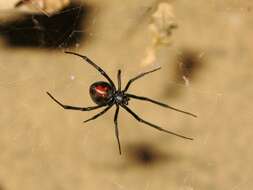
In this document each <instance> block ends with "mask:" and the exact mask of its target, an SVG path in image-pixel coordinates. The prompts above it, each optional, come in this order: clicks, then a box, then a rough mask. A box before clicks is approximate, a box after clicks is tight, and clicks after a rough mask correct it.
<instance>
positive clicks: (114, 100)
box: [47, 52, 197, 154]
mask: <svg viewBox="0 0 253 190" xmlns="http://www.w3.org/2000/svg"><path fill="white" fill-rule="evenodd" d="M65 53H68V54H73V55H77V56H79V57H81V58H83V59H84V60H85V61H87V63H89V64H90V65H92V66H93V67H94V68H95V69H96V70H97V71H99V72H100V74H101V75H103V76H104V77H105V78H106V79H107V80H108V82H109V83H108V82H104V81H98V82H95V83H93V84H92V85H91V86H90V96H91V98H92V100H93V101H94V102H95V103H96V104H97V106H91V107H76V106H69V105H64V104H62V103H61V102H59V101H58V100H56V99H55V98H54V97H53V96H52V95H51V94H50V93H49V92H47V94H48V95H49V96H50V97H51V98H52V99H53V100H54V101H55V102H56V103H57V104H59V105H60V106H61V107H63V108H64V109H71V110H79V111H91V110H95V109H98V108H101V107H106V108H105V109H104V110H102V111H101V112H99V113H97V114H96V115H94V116H93V117H91V118H90V119H87V120H86V121H84V122H88V121H91V120H94V119H96V118H98V117H99V116H101V115H103V114H104V113H105V112H107V111H108V110H109V109H110V108H111V107H112V106H113V105H116V111H115V115H114V123H115V134H116V138H117V142H118V146H119V153H120V154H121V145H120V140H119V131H118V121H117V119H118V113H119V108H120V107H122V108H123V109H125V110H126V111H127V112H128V113H130V114H131V115H132V116H133V117H134V118H135V119H136V120H137V121H139V122H141V123H145V124H147V125H149V126H151V127H153V128H155V129H158V130H160V131H163V132H166V133H169V134H172V135H175V136H178V137H181V138H184V139H189V140H193V138H189V137H186V136H183V135H180V134H177V133H174V132H171V131H168V130H165V129H163V128H161V127H159V126H157V125H155V124H152V123H150V122H148V121H145V120H143V119H142V118H140V117H139V116H138V115H137V114H136V113H134V112H133V111H132V110H131V109H130V108H129V107H128V106H127V105H128V101H129V100H130V98H133V99H138V100H144V101H148V102H151V103H154V104H157V105H159V106H163V107H165V108H169V109H172V110H175V111H178V112H182V113H185V114H188V115H190V116H193V117H197V116H196V115H194V114H192V113H189V112H186V111H182V110H179V109H176V108H174V107H171V106H169V105H167V104H164V103H161V102H158V101H156V100H152V99H150V98H147V97H143V96H136V95H133V94H130V93H127V90H128V88H129V87H130V85H131V84H132V83H133V82H134V81H135V80H137V79H139V78H141V77H143V76H144V75H147V74H149V73H152V72H154V71H157V70H159V69H161V67H159V68H156V69H154V70H151V71H148V72H145V73H141V74H139V75H138V76H136V77H134V78H132V79H130V80H129V81H128V82H127V85H126V86H125V88H124V89H123V90H121V70H118V76H117V77H118V89H116V87H115V84H114V83H113V81H112V80H111V78H110V77H109V76H108V75H107V74H106V73H105V72H104V71H103V69H102V68H100V67H99V66H98V65H96V64H95V63H94V62H93V61H91V60H90V59H89V58H88V57H86V56H83V55H80V54H77V53H74V52H65Z"/></svg>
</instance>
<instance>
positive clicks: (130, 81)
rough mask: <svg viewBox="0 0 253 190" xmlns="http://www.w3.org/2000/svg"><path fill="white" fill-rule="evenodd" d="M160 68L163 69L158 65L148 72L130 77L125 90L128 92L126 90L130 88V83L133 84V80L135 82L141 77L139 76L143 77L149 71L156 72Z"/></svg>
mask: <svg viewBox="0 0 253 190" xmlns="http://www.w3.org/2000/svg"><path fill="white" fill-rule="evenodd" d="M159 69H161V67H158V68H156V69H153V70H151V71H147V72H145V73H141V74H139V75H137V76H136V77H134V78H132V79H130V80H129V81H128V82H127V85H126V87H125V89H124V90H123V92H126V91H127V90H128V88H129V87H130V85H131V84H132V82H134V81H135V80H137V79H139V78H141V77H143V76H144V75H147V74H149V73H153V72H155V71H157V70H159Z"/></svg>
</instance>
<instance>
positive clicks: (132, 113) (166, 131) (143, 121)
mask: <svg viewBox="0 0 253 190" xmlns="http://www.w3.org/2000/svg"><path fill="white" fill-rule="evenodd" d="M121 106H122V107H123V108H124V109H125V110H126V111H127V112H128V113H130V114H131V115H132V116H133V117H134V118H135V119H136V120H137V121H139V122H141V123H145V124H147V125H149V126H150V127H153V128H155V129H158V130H160V131H163V132H165V133H169V134H172V135H175V136H177V137H181V138H184V139H189V140H193V138H190V137H186V136H183V135H180V134H177V133H174V132H172V131H168V130H166V129H163V128H161V127H159V126H157V125H155V124H152V123H149V122H148V121H145V120H143V119H142V118H140V117H139V116H138V115H137V114H135V113H134V112H133V111H132V110H131V109H130V108H128V107H127V106H125V105H121Z"/></svg>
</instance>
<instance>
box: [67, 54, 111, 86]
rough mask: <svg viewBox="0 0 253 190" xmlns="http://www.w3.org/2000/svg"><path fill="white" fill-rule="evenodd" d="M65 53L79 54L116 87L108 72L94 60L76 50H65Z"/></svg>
mask: <svg viewBox="0 0 253 190" xmlns="http://www.w3.org/2000/svg"><path fill="white" fill-rule="evenodd" d="M65 53H67V54H73V55H76V56H79V57H81V58H83V59H84V60H85V61H87V62H88V63H89V64H90V65H92V66H93V67H94V68H95V69H96V70H97V71H98V72H100V74H101V75H103V76H104V77H105V78H106V79H107V80H108V81H109V83H110V84H111V85H112V86H113V88H114V89H115V85H114V83H113V81H112V79H111V78H110V77H109V76H108V75H107V74H106V72H105V71H104V70H103V69H102V68H101V67H99V66H98V65H97V64H96V63H94V62H93V61H91V60H90V59H89V58H88V57H86V56H84V55H80V54H78V53H75V52H70V51H65Z"/></svg>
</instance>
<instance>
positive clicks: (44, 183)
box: [0, 1, 250, 190]
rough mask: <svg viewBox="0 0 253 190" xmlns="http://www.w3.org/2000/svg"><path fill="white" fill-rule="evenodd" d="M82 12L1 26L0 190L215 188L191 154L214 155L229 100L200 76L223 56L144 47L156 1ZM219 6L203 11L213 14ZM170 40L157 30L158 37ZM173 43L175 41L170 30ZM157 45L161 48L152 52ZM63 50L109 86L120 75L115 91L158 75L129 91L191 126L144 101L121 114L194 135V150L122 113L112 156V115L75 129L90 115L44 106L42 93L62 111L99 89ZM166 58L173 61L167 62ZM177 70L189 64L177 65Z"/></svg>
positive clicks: (210, 168)
mask: <svg viewBox="0 0 253 190" xmlns="http://www.w3.org/2000/svg"><path fill="white" fill-rule="evenodd" d="M213 2H214V1H213ZM224 2H225V1H224ZM89 3H90V2H89V1H88V2H87V3H86V2H85V3H81V4H71V5H70V6H69V7H67V8H65V9H64V10H62V11H59V12H58V13H56V14H53V15H51V16H50V17H48V16H47V15H44V14H25V15H22V16H21V18H19V19H10V20H9V19H7V18H6V20H3V21H4V22H2V23H0V41H1V44H0V45H1V46H0V48H1V51H0V60H1V65H0V72H1V73H2V74H1V76H0V89H1V95H0V99H1V103H2V108H3V109H4V111H3V112H2V113H1V116H0V125H1V129H0V134H1V135H0V136H1V137H0V148H1V150H2V151H3V154H2V155H1V156H0V165H1V168H0V189H1V183H2V186H3V189H4V190H5V187H6V189H8V188H9V189H11V188H12V189H17V187H20V186H22V187H24V189H56V188H58V189H84V188H85V189H101V185H103V189H122V190H124V189H144V190H153V189H159V188H160V187H163V188H164V189H182V190H193V189H208V188H207V187H209V188H210V189H212V188H213V189H215V188H217V187H223V186H220V185H221V183H218V182H217V183H215V182H213V183H211V182H210V179H211V178H212V177H213V176H215V174H216V172H218V171H219V170H218V169H217V167H220V166H219V165H218V164H217V163H219V162H218V161H217V158H216V157H215V156H214V155H209V157H208V156H207V155H206V156H203V155H202V157H201V156H200V155H199V154H207V150H208V149H209V148H210V152H212V151H213V152H215V148H216V147H214V146H212V143H215V142H214V141H215V140H214V137H215V136H216V135H217V133H218V132H217V131H216V132H214V131H215V130H219V128H218V127H214V128H213V125H216V126H218V124H219V122H220V119H217V115H219V113H221V111H220V110H222V106H223V104H224V102H225V99H226V98H227V97H229V95H228V94H225V93H223V92H220V90H219V88H216V87H215V86H211V85H210V86H208V84H209V83H211V82H210V81H209V78H208V77H207V76H206V75H207V74H209V73H208V72H207V71H210V70H211V71H212V69H213V68H212V67H211V66H210V67H208V66H207V67H205V66H206V65H208V63H209V62H208V61H207V62H205V58H206V57H207V59H208V55H211V54H212V55H215V56H218V57H219V56H222V55H223V52H222V50H221V51H220V50H217V51H218V52H212V51H209V50H205V49H201V48H199V49H198V51H196V52H195V51H193V52H191V51H190V52H189V51H188V49H186V50H182V51H181V49H180V48H181V47H175V46H174V47H173V48H174V49H177V50H178V49H179V50H180V51H179V52H177V53H175V52H174V53H173V48H172V47H171V46H170V44H169V43H171V42H170V36H169V38H168V39H167V38H166V40H164V39H162V37H156V38H155V40H154V39H153V40H154V41H155V42H152V37H151V38H150V36H148V35H149V34H147V33H148V32H147V31H148V30H149V29H148V27H147V26H148V25H149V23H150V22H152V21H150V20H152V19H154V18H152V19H150V18H151V17H152V16H151V15H152V13H153V12H155V11H156V10H157V9H158V8H157V7H158V4H159V3H160V1H146V2H145V6H143V4H142V3H139V4H138V6H137V5H136V4H133V3H131V2H127V3H126V5H122V4H121V3H112V4H110V5H109V4H106V3H102V2H99V3H90V4H89ZM182 3H183V4H184V3H186V1H183V2H182ZM198 3H199V4H202V3H201V2H198ZM193 4H195V3H193ZM217 4H219V3H213V4H212V5H210V6H213V7H216V6H217V7H219V6H218V5H217ZM186 5H187V6H188V7H187V9H188V8H189V9H190V10H192V7H191V6H190V5H189V4H188V3H186ZM125 6H126V7H127V8H126V7H125ZM179 6H182V5H181V3H179ZM196 6H197V5H196ZM136 7H137V8H136ZM203 7H204V6H203ZM166 10H167V9H166ZM179 11H180V10H179ZM229 11H230V10H229ZM1 14H3V12H2V13H1ZM115 15H119V16H117V17H116V16H115ZM156 15H158V17H159V14H156ZM67 18H68V19H67ZM112 18H113V19H112ZM183 18H184V19H186V18H185V17H183ZM189 18H190V17H189ZM121 19H122V20H121ZM163 19H164V18H163ZM179 19H182V18H179ZM186 20H187V19H186ZM112 21H113V22H112ZM114 21H115V22H114ZM237 21H238V20H236V19H235V20H234V22H237ZM152 27H154V26H152ZM173 27H175V28H176V25H173ZM173 27H172V26H171V25H169V28H173ZM178 27H179V29H180V27H181V26H180V24H179V26H178ZM182 27H184V25H182ZM186 28H187V27H186ZM188 28H191V26H188ZM163 29H164V28H163ZM170 32H171V31H167V30H166V29H164V31H163V35H164V34H167V33H170ZM175 34H176V35H182V33H180V32H179V33H177V32H176V31H175ZM170 35H171V34H170ZM193 36H194V35H193ZM195 37H196V36H195ZM147 39H148V40H147ZM161 41H166V43H168V44H167V45H168V46H166V45H165V46H163V45H164V44H162V45H161V44H159V45H157V44H158V43H160V42H161ZM186 41H187V40H186ZM172 44H173V43H172ZM143 47H145V48H143ZM66 50H71V51H74V52H78V53H80V54H85V55H87V56H89V57H90V58H91V59H92V60H93V61H95V62H96V63H97V64H98V65H100V66H101V67H102V68H104V69H105V71H106V72H108V74H109V75H110V76H111V77H112V79H113V81H116V73H117V70H118V69H122V71H123V73H122V81H123V85H124V84H126V81H127V80H128V79H129V78H132V77H134V76H136V75H137V74H139V73H141V72H144V71H147V70H150V69H153V68H155V67H157V66H162V68H163V69H162V70H161V71H159V72H157V73H154V74H152V75H150V76H147V77H145V78H143V79H140V81H138V82H136V84H134V85H133V86H131V89H130V91H131V92H133V93H136V94H138V95H143V96H148V97H151V98H154V99H157V100H161V101H162V102H169V104H170V105H171V106H175V107H178V108H180V109H183V110H186V111H190V112H193V113H196V114H197V115H198V119H191V118H188V117H187V116H184V115H182V114H180V113H177V112H172V111H170V110H164V109H162V108H160V107H156V106H155V105H151V104H146V103H144V102H138V101H136V102H134V101H131V102H130V105H129V106H130V107H131V109H133V110H134V111H136V112H137V113H138V114H139V115H140V116H141V117H142V118H145V119H146V120H148V121H150V122H153V123H155V124H158V125H161V126H162V127H164V128H166V129H168V130H172V131H175V132H179V133H182V134H184V135H189V136H193V137H194V138H195V141H194V142H193V143H191V142H185V141H181V139H177V138H174V137H173V136H169V137H168V136H167V135H164V134H161V133H159V132H158V131H155V130H154V129H149V128H148V127H145V126H144V124H139V123H138V122H137V121H135V120H133V119H131V117H130V116H128V115H127V114H126V113H124V112H123V111H122V110H121V111H120V113H119V120H118V122H119V130H120V138H121V145H122V152H123V156H119V155H118V152H117V144H116V140H115V137H114V128H113V114H114V109H112V110H110V111H109V112H108V113H107V114H105V115H103V116H102V117H101V118H99V119H98V120H96V121H92V122H90V123H87V124H83V123H82V121H84V120H86V119H87V118H89V117H91V116H92V115H94V114H95V113H97V112H96V111H95V112H92V113H89V112H87V113H86V112H75V111H72V112H71V111H65V110H62V109H61V108H59V107H58V105H56V104H54V102H52V101H51V100H50V99H49V98H48V97H47V95H46V93H45V92H46V91H49V92H50V93H52V94H53V95H54V96H55V97H56V98H57V99H58V100H60V101H62V102H64V103H66V104H69V105H77V106H82V105H83V106H88V105H92V104H93V103H92V102H91V100H90V97H89V94H88V89H89V86H90V84H92V83H93V82H94V81H99V80H104V79H103V77H101V75H99V73H98V72H97V71H95V70H94V68H92V67H90V66H89V65H87V64H83V63H84V61H83V60H81V59H80V58H78V57H75V56H70V55H65V54H64V53H63V52H64V51H66ZM185 52H186V53H185ZM206 54H207V56H206ZM173 55H174V57H176V58H175V60H176V61H175V60H173V59H172V58H170V57H173ZM192 55H193V57H192ZM194 56H195V57H194ZM178 57H179V58H178ZM196 57H197V58H196ZM196 59H198V60H200V62H201V63H199V62H198V61H196ZM189 60H191V61H193V63H191V61H189ZM212 61H213V60H212ZM185 62H187V63H190V64H189V65H187V64H185V65H184V64H183V65H182V63H185ZM202 62H203V63H202ZM214 62H215V60H214ZM201 64H203V65H201ZM205 64H206V65H205ZM209 65H210V64H209ZM202 66H203V67H202ZM189 67H190V69H189ZM224 70H225V69H224ZM212 73H215V72H212ZM228 74H229V73H228ZM210 78H211V77H210ZM203 81H204V82H203ZM245 117H249V116H248V114H246V116H245ZM219 118H220V117H219ZM237 132H238V133H239V132H240V131H237ZM223 133H224V131H223ZM217 136H219V135H217ZM224 136H225V135H224ZM136 147H137V148H136ZM217 148H219V147H217ZM203 149H206V152H205V151H203ZM136 152H137V153H136ZM203 152H204V153H203ZM199 157H201V159H200V158H199ZM245 159H246V158H245ZM13 163H16V165H13ZM219 164H220V163H219ZM35 168H36V169H35ZM217 175H218V174H217ZM219 175H220V174H219ZM10 176H12V177H11V178H10ZM221 177H223V176H221ZM230 177H231V176H230ZM25 178H27V181H25V182H24V180H25ZM207 178H208V179H207ZM10 179H12V180H13V181H12V180H10ZM28 179H29V180H28ZM215 179H217V178H215ZM223 179H224V178H223ZM228 181H229V180H228ZM249 183H250V182H249V179H248V177H247V176H244V177H242V178H240V182H238V184H232V183H231V182H230V186H229V185H228V186H229V187H231V186H232V187H233V188H234V189H236V188H238V189H239V187H243V186H247V184H249ZM224 186H225V185H224ZM223 189H225V188H223ZM1 190H2V189H1Z"/></svg>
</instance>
